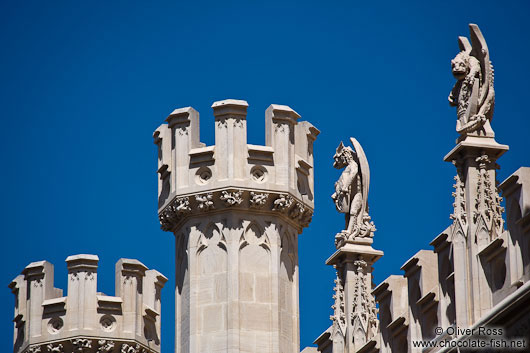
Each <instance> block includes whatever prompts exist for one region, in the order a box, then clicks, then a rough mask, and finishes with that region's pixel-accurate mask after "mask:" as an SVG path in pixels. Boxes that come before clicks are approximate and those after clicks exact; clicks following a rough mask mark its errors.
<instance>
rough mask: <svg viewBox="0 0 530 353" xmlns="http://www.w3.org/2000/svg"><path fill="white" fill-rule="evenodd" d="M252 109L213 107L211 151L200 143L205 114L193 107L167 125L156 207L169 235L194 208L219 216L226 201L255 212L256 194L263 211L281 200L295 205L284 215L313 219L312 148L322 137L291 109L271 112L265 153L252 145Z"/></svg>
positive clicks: (236, 104) (231, 104)
mask: <svg viewBox="0 0 530 353" xmlns="http://www.w3.org/2000/svg"><path fill="white" fill-rule="evenodd" d="M247 108H248V103H247V102H246V101H243V100H234V99H228V100H223V101H219V102H215V103H213V105H212V109H213V115H214V118H215V119H214V120H215V145H213V146H206V145H205V144H204V143H201V142H200V133H199V130H200V124H199V113H198V112H197V111H196V110H195V109H193V108H191V107H186V108H180V109H175V110H174V111H173V112H172V113H171V114H170V115H169V116H168V118H167V119H166V121H167V124H163V125H161V126H160V127H159V128H158V129H156V131H155V132H154V134H153V137H154V140H155V144H156V145H158V173H159V175H160V178H159V184H158V207H159V215H160V220H161V224H162V228H163V229H164V230H171V229H172V228H174V226H175V225H176V224H177V223H178V219H181V218H183V217H184V216H185V215H186V213H191V212H188V211H192V210H194V209H196V208H200V209H205V208H206V209H208V210H210V209H214V208H216V206H217V204H219V205H220V206H222V205H223V204H225V203H226V202H224V201H227V200H228V206H229V207H232V206H235V207H236V208H237V207H239V206H245V205H246V206H248V207H252V205H254V204H255V203H254V202H253V201H252V199H251V196H252V194H254V195H255V194H256V193H261V194H263V193H267V196H266V197H265V198H263V197H260V200H259V202H260V207H261V206H264V207H263V208H262V211H263V210H266V209H267V207H269V206H270V209H269V211H272V210H273V208H274V206H275V202H276V201H277V200H279V199H282V198H292V200H291V202H290V204H289V209H287V210H284V211H285V212H284V213H286V214H289V213H292V212H294V213H295V214H296V216H297V217H298V213H299V211H300V209H303V211H302V214H303V213H306V214H305V217H304V218H305V219H308V218H309V219H310V215H309V216H308V214H307V212H306V211H311V213H312V210H313V209H314V185H313V142H314V141H315V139H316V137H317V135H318V134H319V133H320V132H319V131H318V129H316V128H315V127H314V126H313V125H311V124H310V123H309V122H307V121H299V119H300V115H299V114H298V113H296V112H295V111H294V110H293V109H291V108H290V107H288V106H286V105H276V104H272V105H271V106H269V108H267V110H266V112H265V146H257V145H250V144H248V143H247ZM227 193H228V194H229V195H226V194H227ZM223 195H224V196H223ZM227 198H228V199H227ZM201 200H205V201H204V202H202V201H201ZM279 202H282V201H279ZM291 205H292V207H291ZM296 208H298V210H295V209H296ZM216 209H219V208H218V207H217V208H216ZM297 217H295V218H297ZM300 217H301V216H300ZM297 221H298V220H297ZM302 223H303V224H308V222H306V221H303V222H302ZM303 226H304V225H303Z"/></svg>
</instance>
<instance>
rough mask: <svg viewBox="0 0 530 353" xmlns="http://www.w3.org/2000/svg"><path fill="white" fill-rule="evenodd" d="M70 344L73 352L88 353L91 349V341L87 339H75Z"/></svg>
mask: <svg viewBox="0 0 530 353" xmlns="http://www.w3.org/2000/svg"><path fill="white" fill-rule="evenodd" d="M71 342H72V347H73V351H74V352H79V353H83V352H88V351H90V349H91V348H92V341H91V340H89V339H87V338H76V339H74V340H72V341H71Z"/></svg>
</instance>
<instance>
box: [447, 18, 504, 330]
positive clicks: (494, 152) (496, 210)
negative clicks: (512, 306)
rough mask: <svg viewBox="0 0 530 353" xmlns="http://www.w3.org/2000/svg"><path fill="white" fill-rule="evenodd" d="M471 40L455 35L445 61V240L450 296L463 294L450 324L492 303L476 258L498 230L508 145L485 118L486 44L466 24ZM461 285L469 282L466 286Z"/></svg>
mask: <svg viewBox="0 0 530 353" xmlns="http://www.w3.org/2000/svg"><path fill="white" fill-rule="evenodd" d="M469 29H470V38H471V44H470V42H469V41H468V40H467V38H465V37H459V45H460V49H461V52H460V53H459V54H458V55H457V56H456V57H455V58H454V59H453V60H452V61H451V66H452V71H453V75H454V76H455V78H457V83H456V84H455V87H454V88H453V90H452V91H451V94H450V96H449V102H450V103H451V104H452V105H455V106H456V107H457V117H458V120H457V132H459V133H460V137H459V138H458V139H457V141H456V142H457V145H456V146H455V147H454V148H453V149H452V150H451V151H450V152H449V153H448V154H447V155H446V156H445V157H444V160H445V161H448V162H452V163H453V164H454V165H455V167H456V176H455V184H454V185H453V187H454V188H455V191H454V192H453V196H454V198H455V202H454V204H453V206H454V212H453V214H452V215H451V219H452V220H453V225H452V226H451V232H450V233H451V234H450V236H449V239H448V241H450V242H452V243H453V249H454V267H455V268H461V269H465V271H455V273H454V286H455V296H457V297H459V298H466V300H462V301H459V302H458V305H457V307H456V323H457V325H458V326H462V327H467V326H469V325H472V324H473V323H474V322H476V321H477V319H478V318H480V317H481V316H483V315H484V314H485V313H486V312H487V311H488V310H489V309H490V308H491V306H492V297H491V289H490V285H489V284H488V281H487V274H486V273H485V269H484V266H482V265H481V261H485V256H484V255H485V252H490V251H491V249H489V246H488V249H485V248H486V247H487V245H488V244H491V242H492V241H493V240H495V239H497V238H498V237H499V236H500V235H501V234H502V233H503V231H504V221H503V218H502V213H503V212H504V208H503V207H502V206H501V200H502V198H501V197H500V196H499V193H498V190H497V172H496V171H497V169H499V165H498V164H497V163H496V161H497V159H498V158H499V157H500V156H501V155H502V154H503V153H504V152H506V151H507V150H508V146H506V145H501V144H499V143H497V142H496V141H495V138H494V137H495V134H494V132H493V129H492V128H491V125H490V121H491V120H492V118H493V105H494V100H495V94H494V90H493V68H492V64H491V62H490V59H489V58H490V56H489V51H488V46H487V44H486V41H485V39H484V36H483V35H482V33H481V31H480V29H479V28H478V26H477V25H474V24H470V25H469ZM467 283H471V285H470V286H468V285H467Z"/></svg>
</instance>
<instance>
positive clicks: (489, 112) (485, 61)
mask: <svg viewBox="0 0 530 353" xmlns="http://www.w3.org/2000/svg"><path fill="white" fill-rule="evenodd" d="M469 37H470V38H471V48H472V49H471V56H474V57H475V58H477V60H478V61H479V62H480V70H481V74H482V85H481V87H480V96H479V101H478V106H479V113H480V114H484V115H485V116H486V117H487V118H488V119H489V120H491V118H492V117H493V103H494V96H495V92H494V91H493V67H492V65H491V61H490V52H489V50H488V45H487V44H486V40H485V39H484V36H483V35H482V32H481V31H480V28H478V26H477V25H476V24H473V23H471V24H469ZM484 103H486V104H487V105H490V106H484Z"/></svg>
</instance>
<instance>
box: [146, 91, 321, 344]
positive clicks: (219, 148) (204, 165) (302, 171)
mask: <svg viewBox="0 0 530 353" xmlns="http://www.w3.org/2000/svg"><path fill="white" fill-rule="evenodd" d="M247 107H248V104H247V102H245V101H242V100H233V99H229V100H224V101H220V102H215V103H214V104H213V105H212V108H213V115H214V117H215V145H214V146H205V145H204V144H203V143H201V142H200V140H199V113H198V112H197V111H196V110H194V109H193V108H190V107H188V108H182V109H176V110H175V111H173V113H171V114H170V115H169V117H168V118H167V119H166V121H167V124H164V125H161V126H160V127H159V128H158V129H157V130H156V131H155V133H154V138H155V143H156V144H157V145H158V148H159V153H158V172H159V175H160V179H159V198H158V201H159V209H158V214H159V218H160V224H161V227H162V229H163V230H166V231H170V232H172V233H173V234H174V235H175V239H176V249H175V252H176V294H175V296H176V322H175V326H176V338H175V341H176V342H175V345H176V352H177V353H184V352H243V351H245V352H270V353H273V352H285V353H299V351H300V347H299V346H300V343H299V313H298V240H297V237H298V234H300V233H301V232H302V229H303V228H304V227H306V226H307V225H309V222H310V221H311V217H312V214H313V209H314V196H313V195H314V190H313V142H314V141H315V139H316V136H317V135H318V134H319V131H318V130H317V129H316V128H315V127H313V126H312V125H311V124H310V123H308V122H306V121H299V119H300V115H298V114H297V113H296V112H295V111H294V110H293V109H291V108H290V107H288V106H284V105H275V104H273V105H271V106H270V107H269V108H268V109H267V110H266V112H265V141H266V144H265V146H256V145H250V144H248V143H247V130H246V126H247V121H246V119H247V116H246V115H247Z"/></svg>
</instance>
